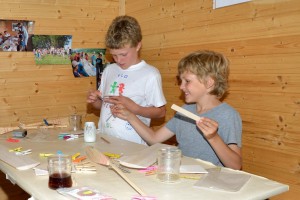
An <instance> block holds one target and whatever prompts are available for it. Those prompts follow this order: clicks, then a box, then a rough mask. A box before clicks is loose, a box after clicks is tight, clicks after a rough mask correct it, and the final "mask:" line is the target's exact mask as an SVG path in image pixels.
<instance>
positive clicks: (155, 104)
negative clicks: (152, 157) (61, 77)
mask: <svg viewBox="0 0 300 200" xmlns="http://www.w3.org/2000/svg"><path fill="white" fill-rule="evenodd" d="M105 43H106V46H107V48H108V49H109V52H110V54H111V55H112V57H113V59H114V61H115V63H113V64H111V65H108V66H107V67H106V68H105V70H104V72H103V75H102V78H101V84H100V87H99V88H98V90H96V91H90V92H89V94H88V98H87V102H88V103H91V104H92V105H93V106H94V107H95V108H99V109H100V108H101V114H100V119H99V123H98V128H99V129H100V131H101V133H105V134H109V135H112V136H115V137H118V138H122V139H125V140H129V141H132V142H136V143H140V144H146V142H145V141H144V140H143V139H142V138H141V137H140V136H139V135H138V134H137V133H136V131H135V130H134V128H133V127H132V126H131V125H130V124H129V123H128V122H127V121H125V120H122V119H120V118H117V117H114V116H112V113H111V110H110V107H111V106H113V105H116V104H122V105H123V106H125V107H126V108H127V109H128V110H130V111H131V112H132V113H134V114H135V115H136V116H137V117H138V118H139V119H140V120H141V121H142V122H143V123H145V124H146V125H147V126H150V121H151V118H161V117H164V116H165V113H166V108H165V104H166V100H165V97H164V94H163V91H162V81H161V75H160V73H159V71H158V70H157V69H156V68H155V67H153V66H151V65H149V64H147V63H146V62H145V61H144V60H142V59H140V57H139V50H140V49H141V47H142V33H141V28H140V25H139V23H138V22H137V20H136V19H135V18H133V17H130V16H119V17H116V18H115V19H114V20H113V22H112V24H111V25H110V27H109V29H108V31H107V34H106V38H105Z"/></svg>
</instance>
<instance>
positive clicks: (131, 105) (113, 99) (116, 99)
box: [104, 95, 138, 113]
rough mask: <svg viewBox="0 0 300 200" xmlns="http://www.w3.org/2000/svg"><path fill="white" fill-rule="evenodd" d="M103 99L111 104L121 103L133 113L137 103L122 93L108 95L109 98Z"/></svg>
mask: <svg viewBox="0 0 300 200" xmlns="http://www.w3.org/2000/svg"><path fill="white" fill-rule="evenodd" d="M104 101H105V102H108V103H110V104H113V105H119V106H120V105H122V108H126V109H128V110H129V111H130V112H133V113H135V112H136V110H137V109H138V105H137V104H136V103H135V102H134V101H132V100H131V99H130V98H128V97H125V96H123V95H120V96H109V98H105V99H104Z"/></svg>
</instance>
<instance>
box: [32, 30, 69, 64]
mask: <svg viewBox="0 0 300 200" xmlns="http://www.w3.org/2000/svg"><path fill="white" fill-rule="evenodd" d="M32 45H33V54H34V59H35V63H36V64H37V65H64V64H71V61H70V56H71V47H72V36H71V35H34V36H33V37H32Z"/></svg>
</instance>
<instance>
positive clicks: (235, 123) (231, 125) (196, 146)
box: [166, 103, 242, 166]
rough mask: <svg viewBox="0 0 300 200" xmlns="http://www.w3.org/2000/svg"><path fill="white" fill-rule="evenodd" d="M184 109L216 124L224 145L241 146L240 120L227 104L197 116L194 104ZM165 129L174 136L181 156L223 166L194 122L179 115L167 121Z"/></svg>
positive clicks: (237, 114)
mask: <svg viewBox="0 0 300 200" xmlns="http://www.w3.org/2000/svg"><path fill="white" fill-rule="evenodd" d="M183 108H184V109H186V110H188V111H190V112H192V113H194V114H196V115H198V116H200V117H207V118H210V119H212V120H214V121H216V122H218V124H219V127H218V134H219V136H220V137H221V138H222V140H223V141H224V142H225V144H237V145H238V146H239V147H241V145H242V120H241V118H240V115H239V113H238V112H237V111H236V110H235V109H234V108H232V107H231V106H230V105H228V104H227V103H222V104H220V105H218V106H217V107H215V108H213V109H211V110H209V111H208V112H205V113H202V114H198V113H197V112H196V104H190V105H184V106H183ZM166 127H167V128H168V129H169V130H170V131H172V132H173V133H175V134H176V139H177V142H178V146H179V148H180V149H181V151H182V154H183V155H185V156H188V157H193V158H200V159H202V160H206V161H209V162H211V163H213V164H215V165H218V166H224V165H223V164H222V163H221V161H220V159H219V158H218V156H217V155H216V153H215V152H214V150H213V149H212V147H211V146H210V144H209V143H208V142H207V140H206V139H205V138H204V136H203V134H202V132H201V130H200V129H199V128H198V127H197V126H196V122H195V121H194V120H192V119H189V118H187V117H185V116H183V115H180V114H179V113H176V115H175V116H174V117H173V118H172V119H171V120H170V121H168V123H167V124H166Z"/></svg>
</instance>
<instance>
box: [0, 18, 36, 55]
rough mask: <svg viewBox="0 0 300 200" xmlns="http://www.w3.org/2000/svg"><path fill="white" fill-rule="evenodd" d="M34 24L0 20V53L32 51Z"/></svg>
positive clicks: (23, 21) (22, 21) (31, 22)
mask: <svg viewBox="0 0 300 200" xmlns="http://www.w3.org/2000/svg"><path fill="white" fill-rule="evenodd" d="M33 28H34V22H33V21H25V20H0V51H32V40H31V37H32V35H33Z"/></svg>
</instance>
